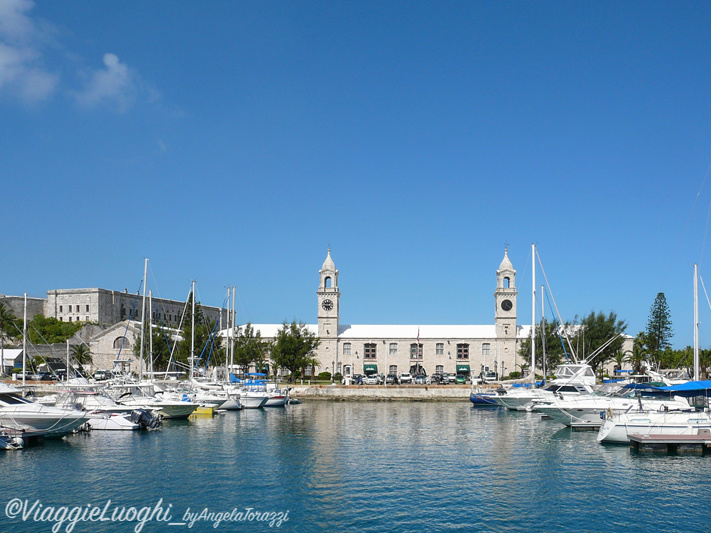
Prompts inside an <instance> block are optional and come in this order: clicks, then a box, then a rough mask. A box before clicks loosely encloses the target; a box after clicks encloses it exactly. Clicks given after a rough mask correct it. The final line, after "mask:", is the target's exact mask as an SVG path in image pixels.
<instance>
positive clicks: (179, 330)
mask: <svg viewBox="0 0 711 533" xmlns="http://www.w3.org/2000/svg"><path fill="white" fill-rule="evenodd" d="M192 292H193V291H192V287H191V288H190V290H189V291H188V295H187V296H186V297H185V305H184V306H183V313H182V314H181V315H180V322H179V323H178V334H177V335H176V336H175V342H174V343H173V347H172V348H171V350H170V358H169V359H168V364H167V365H166V366H165V378H166V379H168V372H169V371H170V370H169V369H170V365H171V364H172V365H173V368H174V369H175V368H176V362H177V361H175V360H174V359H175V350H176V348H177V347H178V337H179V336H180V332H181V331H182V327H183V320H185V316H186V315H187V313H188V304H189V303H190V296H191V294H192Z"/></svg>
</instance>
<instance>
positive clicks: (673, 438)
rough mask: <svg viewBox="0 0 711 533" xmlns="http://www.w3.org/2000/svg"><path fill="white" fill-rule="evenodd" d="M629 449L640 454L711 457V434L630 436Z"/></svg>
mask: <svg viewBox="0 0 711 533" xmlns="http://www.w3.org/2000/svg"><path fill="white" fill-rule="evenodd" d="M629 438H630V448H632V450H634V451H636V452H640V453H658V454H667V455H700V456H703V455H711V433H702V434H698V435H630V436H629Z"/></svg>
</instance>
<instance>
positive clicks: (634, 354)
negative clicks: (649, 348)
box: [625, 343, 647, 374]
mask: <svg viewBox="0 0 711 533" xmlns="http://www.w3.org/2000/svg"><path fill="white" fill-rule="evenodd" d="M625 353H626V355H627V362H628V363H631V364H632V366H633V367H634V373H635V374H641V373H642V363H644V362H646V361H647V354H646V353H645V350H644V348H643V347H642V346H641V345H639V344H637V343H635V344H634V346H633V347H632V351H629V350H627V352H625Z"/></svg>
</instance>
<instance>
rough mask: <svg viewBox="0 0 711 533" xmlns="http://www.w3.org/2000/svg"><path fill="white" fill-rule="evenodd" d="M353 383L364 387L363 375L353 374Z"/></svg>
mask: <svg viewBox="0 0 711 533" xmlns="http://www.w3.org/2000/svg"><path fill="white" fill-rule="evenodd" d="M351 383H352V384H353V385H362V384H363V374H353V378H352V379H351Z"/></svg>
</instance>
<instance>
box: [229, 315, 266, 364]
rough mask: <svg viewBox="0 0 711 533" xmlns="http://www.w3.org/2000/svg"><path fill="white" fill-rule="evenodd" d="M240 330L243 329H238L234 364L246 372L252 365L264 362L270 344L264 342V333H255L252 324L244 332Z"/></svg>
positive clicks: (248, 324) (245, 327)
mask: <svg viewBox="0 0 711 533" xmlns="http://www.w3.org/2000/svg"><path fill="white" fill-rule="evenodd" d="M240 330H241V328H237V336H236V338H235V352H234V363H235V364H236V365H238V366H240V367H242V368H243V369H244V370H245V371H246V370H247V369H248V368H249V365H251V364H252V363H260V362H261V361H263V360H264V352H265V350H267V349H268V343H267V342H266V341H263V340H262V333H261V332H260V331H258V330H257V331H256V332H255V331H254V329H253V328H252V324H250V323H247V325H246V326H244V331H240Z"/></svg>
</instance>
